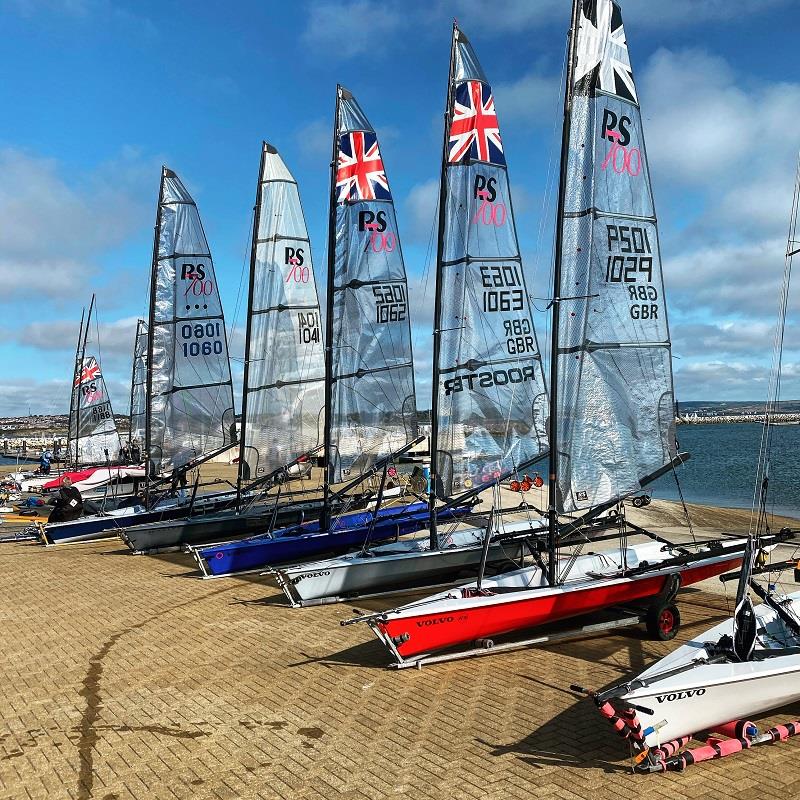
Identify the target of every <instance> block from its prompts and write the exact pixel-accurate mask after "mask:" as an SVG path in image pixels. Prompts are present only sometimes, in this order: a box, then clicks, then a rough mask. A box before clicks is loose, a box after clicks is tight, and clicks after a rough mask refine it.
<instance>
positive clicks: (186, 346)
mask: <svg viewBox="0 0 800 800" xmlns="http://www.w3.org/2000/svg"><path fill="white" fill-rule="evenodd" d="M180 330H181V339H184V341H183V342H182V344H183V355H184V356H185V357H186V358H189V357H192V356H200V355H203V356H210V355H216V356H221V355H222V351H223V350H224V347H223V346H222V335H223V331H222V325H221V324H220V323H219V322H195V323H193V324H188V323H187V324H184V325H181V327H180ZM188 340H192V341H188Z"/></svg>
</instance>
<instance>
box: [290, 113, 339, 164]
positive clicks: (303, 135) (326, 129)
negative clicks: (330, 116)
mask: <svg viewBox="0 0 800 800" xmlns="http://www.w3.org/2000/svg"><path fill="white" fill-rule="evenodd" d="M332 135H333V134H332V130H331V122H330V120H328V121H327V122H326V121H325V120H324V119H315V120H312V121H311V122H308V123H306V124H305V125H303V127H302V128H300V130H299V131H298V132H297V139H298V142H299V145H300V149H301V150H302V151H303V153H305V154H306V155H307V156H311V157H324V156H328V158H329V159H330V155H331V138H332Z"/></svg>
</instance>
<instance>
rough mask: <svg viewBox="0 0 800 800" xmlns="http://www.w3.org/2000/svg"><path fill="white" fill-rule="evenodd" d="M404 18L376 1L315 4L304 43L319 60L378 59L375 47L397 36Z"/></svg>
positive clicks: (310, 11) (309, 12)
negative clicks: (364, 55) (363, 55)
mask: <svg viewBox="0 0 800 800" xmlns="http://www.w3.org/2000/svg"><path fill="white" fill-rule="evenodd" d="M402 23H403V15H401V14H400V13H399V11H398V10H397V9H395V8H393V7H392V6H390V5H388V4H386V3H381V2H377V1H375V2H373V0H351V1H350V2H341V3H333V2H314V3H311V4H310V6H309V8H308V27H307V28H306V30H305V31H304V33H303V37H302V38H303V41H304V42H305V43H306V44H307V45H308V46H309V48H310V51H311V52H312V53H314V54H315V55H317V56H320V55H323V54H324V56H325V57H330V56H338V57H339V58H353V57H354V56H358V55H361V54H363V53H369V54H370V55H372V56H374V55H375V53H376V48H375V43H376V42H380V41H381V40H382V39H384V38H385V37H387V36H390V35H391V34H393V33H396V32H397V31H398V30H399V29H400V27H401V25H402Z"/></svg>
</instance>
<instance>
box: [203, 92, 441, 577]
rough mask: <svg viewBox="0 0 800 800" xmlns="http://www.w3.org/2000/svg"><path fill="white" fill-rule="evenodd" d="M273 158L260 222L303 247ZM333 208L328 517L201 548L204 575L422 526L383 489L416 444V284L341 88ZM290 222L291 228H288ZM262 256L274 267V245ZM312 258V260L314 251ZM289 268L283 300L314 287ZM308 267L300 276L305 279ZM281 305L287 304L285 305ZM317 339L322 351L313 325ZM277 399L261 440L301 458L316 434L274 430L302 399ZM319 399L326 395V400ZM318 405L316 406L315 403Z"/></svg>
mask: <svg viewBox="0 0 800 800" xmlns="http://www.w3.org/2000/svg"><path fill="white" fill-rule="evenodd" d="M269 156H270V157H269V159H268V161H266V162H265V164H264V165H263V166H262V170H263V169H267V170H268V171H267V172H266V173H265V174H264V176H263V178H264V180H263V187H264V188H263V192H262V193H261V194H259V206H258V210H259V219H263V222H262V225H263V226H264V227H265V228H266V229H267V230H269V231H270V233H271V235H274V236H276V237H281V238H283V237H284V236H286V235H289V237H290V241H289V242H288V244H289V245H291V246H292V247H293V248H294V251H297V250H299V249H301V248H302V247H303V246H304V243H306V246H307V241H308V239H307V234H306V231H305V225H304V223H303V220H302V212H301V210H300V201H299V197H298V194H297V186H296V184H295V183H294V180H293V179H292V178H291V176H290V175H289V173H288V170H286V167H285V166H284V164H283V162H282V161H281V160H280V157H279V156H278V155H277V153H275V152H274V150H273V151H272V152H271V153H270V154H269ZM283 206H287V207H288V208H294V209H295V210H294V211H293V212H292V214H290V215H289V216H288V218H287V219H275V215H274V213H273V212H272V209H273V208H274V207H283ZM329 211H330V219H329V234H328V287H327V317H326V336H325V341H326V344H327V346H326V348H325V363H324V370H323V365H322V360H321V359H319V361H317V362H316V366H315V370H314V373H313V374H314V375H315V376H317V385H318V386H319V387H321V386H323V385H324V388H325V391H324V407H325V411H326V413H325V426H324V432H323V449H324V452H325V459H326V471H325V482H324V496H325V509H324V512H323V516H322V519H321V520H320V521H319V522H318V523H317V522H310V523H307V524H305V525H302V526H300V527H298V528H292V529H288V530H275V531H273V532H265V534H263V535H260V536H254V537H251V538H248V539H244V540H240V541H236V542H223V543H219V544H213V545H208V546H206V547H202V548H197V549H196V550H195V551H194V552H195V556H196V558H197V561H198V564H199V566H200V568H201V571H202V572H203V574H205V575H208V576H221V575H227V574H232V573H235V572H242V571H249V570H255V569H259V568H263V567H264V566H266V565H268V564H274V563H280V562H284V561H289V560H301V559H303V558H307V557H310V556H314V555H317V554H319V553H325V552H335V551H339V552H342V551H346V550H348V549H350V548H352V547H354V546H357V545H360V544H362V543H363V542H364V541H365V539H366V538H367V537H368V536H369V537H370V538H373V539H375V540H381V539H387V538H396V537H397V536H398V535H399V534H402V533H407V532H409V531H413V530H418V529H419V527H421V526H423V525H424V524H425V520H426V508H425V505H424V503H413V504H410V505H408V504H402V505H400V506H398V507H391V506H387V507H383V502H384V500H385V499H386V498H387V497H388V496H389V494H390V492H389V491H388V487H387V486H386V484H387V482H388V481H387V476H388V469H389V464H390V462H391V461H392V460H393V459H395V458H397V457H399V456H400V455H402V454H403V453H404V452H406V451H407V450H409V449H410V448H411V447H413V446H414V445H415V444H416V443H418V442H419V441H420V437H419V436H418V431H417V411H416V401H415V393H414V373H413V367H412V352H411V329H410V308H409V303H408V287H407V282H406V273H405V265H404V262H403V254H402V249H401V245H400V239H399V235H398V231H397V220H396V218H395V211H394V203H393V200H392V194H391V189H390V187H389V182H388V178H387V176H386V170H385V167H384V164H383V159H382V156H381V152H380V145H379V142H378V137H377V134H376V133H375V130H374V128H373V127H372V125H371V124H370V123H369V120H368V119H367V118H366V116H365V115H364V112H363V111H362V110H361V108H360V106H359V105H358V102H357V101H356V99H355V97H353V95H352V94H351V93H350V92H349V91H348V90H347V89H345V88H344V87H341V86H339V87H337V92H336V111H335V118H334V136H333V154H332V166H331V180H330V202H329ZM292 222H294V225H295V228H294V229H291V230H290V231H287V230H286V227H287V225H290V224H292ZM276 225H277V228H275V226H276ZM300 226H301V227H300ZM298 227H300V229H299V230H297V228H298ZM282 254H283V251H281V255H282ZM259 258H260V259H262V260H264V261H265V262H266V264H269V265H271V264H272V261H273V259H275V253H274V248H270V249H269V250H266V251H264V252H263V255H260V256H259ZM305 258H306V259H308V253H307V252H306V253H305ZM282 261H283V260H282V259H281V263H280V264H279V265H278V269H272V270H271V271H270V272H265V274H264V277H263V278H262V280H263V281H264V282H265V283H266V285H267V286H270V285H275V286H278V287H281V288H279V289H272V290H270V291H271V292H272V293H274V294H276V295H277V297H281V296H282V293H283V292H285V291H287V289H286V288H285V287H287V286H288V287H290V289H291V291H292V292H297V291H298V287H297V286H296V280H295V277H296V276H297V275H298V274H300V275H302V276H303V277H304V279H305V281H306V282H305V284H304V285H305V286H306V287H308V288H307V291H312V290H313V284H312V283H311V281H312V280H313V272H312V271H311V264H310V261H308V262H307V263H306V265H305V266H303V265H302V263H301V264H298V263H294V264H293V263H289V262H287V263H286V264H284V263H282ZM300 269H303V270H304V271H303V272H300V273H298V270H300ZM287 275H288V280H287V278H286V276H287ZM301 289H302V284H301V287H300V290H301ZM314 294H316V293H315V291H314ZM285 303H286V305H290V301H289V300H286V301H285ZM299 318H300V321H299V322H298V323H297V326H299V327H296V328H292V329H290V331H291V335H292V336H298V335H300V334H298V333H297V332H295V331H301V333H302V325H303V323H302V320H303V319H305V321H306V322H308V321H309V320H311V322H312V323H313V324H314V325H315V326H316V325H317V324H318V321H319V312H318V310H314V309H311V310H309V309H306V310H305V312H303V313H301V314H300V315H299ZM306 336H309V334H306ZM310 336H311V338H312V339H313V343H314V344H315V345H316V346H317V347H321V341H320V338H319V335H318V332H317V329H316V327H314V328H313V333H312V334H310ZM292 341H294V339H292ZM264 368H265V369H266V370H267V371H268V377H265V378H264V381H265V382H266V383H267V384H268V385H269V384H271V383H272V382H274V381H275V379H276V377H277V375H278V374H280V370H281V369H283V365H279V364H277V363H275V362H273V361H270V360H266V361H265V362H264ZM325 376H327V380H326V381H325V380H323V379H324V377H325ZM262 393H263V392H262ZM273 395H274V397H273V398H272V399H270V396H269V395H265V396H264V398H263V399H262V400H261V401H260V402H261V404H262V406H263V407H264V412H263V414H262V417H261V419H262V421H263V423H264V424H268V425H269V427H268V428H267V429H266V430H268V431H269V433H268V434H266V437H265V438H268V437H273V438H276V439H278V440H279V443H280V445H281V446H282V447H283V449H284V451H286V452H292V453H293V454H296V453H298V452H304V451H305V450H307V449H308V448H309V446H310V445H311V444H313V443H315V440H314V438H313V436H311V437H309V436H305V437H304V436H303V435H302V434H301V435H299V436H297V437H294V436H291V435H286V433H283V434H281V435H280V437H278V434H277V433H276V432H274V431H275V427H276V426H281V427H286V426H285V425H283V423H281V421H280V420H278V419H277V418H276V411H275V409H276V408H278V409H280V408H291V407H292V404H293V402H294V401H293V399H292V398H291V397H288V398H283V397H281V396H280V394H279V393H278V392H273ZM322 399H323V398H322V396H321V393H320V397H319V400H322ZM254 400H255V401H256V402H258V396H255V397H254V398H251V399H250V400H249V401H248V402H249V403H250V404H251V407H252V404H253V402H254ZM268 404H271V405H268ZM320 405H321V404H320V403H319V402H318V404H317V406H316V407H319V406H320ZM306 427H307V429H308V430H310V431H312V432H313V431H315V430H316V429H315V428H314V420H313V419H310V420H309V421H308V423H307V424H306ZM287 433H289V431H287ZM291 442H294V444H293V448H294V449H292V445H291V444H290V443H291ZM257 444H258V442H257ZM245 456H246V457H249V463H251V464H253V465H259V464H260V463H261V462H264V463H265V464H266V465H267V468H270V467H271V466H272V465H273V463H275V461H276V460H275V459H274V457H273V462H270V461H269V460H268V458H269V454H268V453H267V452H265V449H264V445H263V443H261V446H260V447H257V446H251V447H250V448H249V449H248V450H247V451H246V452H245ZM277 461H281V459H280V458H278V459H277ZM252 468H253V467H252V466H251V469H252ZM256 468H258V467H257V466H256ZM381 473H382V480H381V487H380V489H379V491H378V495H377V497H376V503H375V508H374V510H373V511H369V512H356V513H352V514H349V513H340V514H338V517H337V515H336V513H335V512H336V509H335V506H333V503H334V502H337V503H341V502H342V500H343V499H344V498H346V497H347V496H348V492H350V491H351V490H352V489H354V488H355V487H356V486H358V485H359V484H360V483H363V482H364V481H365V480H366V479H367V478H368V477H370V476H371V475H377V474H381ZM334 487H335V489H334ZM451 513H452V512H451ZM335 517H337V518H335Z"/></svg>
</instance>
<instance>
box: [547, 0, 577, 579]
mask: <svg viewBox="0 0 800 800" xmlns="http://www.w3.org/2000/svg"><path fill="white" fill-rule="evenodd" d="M581 2H582V0H572V17H571V20H570V27H569V41H568V45H567V69H566V82H565V84H564V119H563V124H562V132H561V168H560V173H559V184H558V204H557V208H556V241H555V258H554V262H553V299H552V310H553V311H552V322H551V337H550V418H549V426H548V428H549V430H548V439H549V441H550V454H549V456H548V470H547V474H548V481H547V508H548V514H547V549H548V559H547V580H548V583H549V584H550V585H551V586H554V585H555V583H556V580H557V575H556V555H557V554H556V548H557V538H558V506H559V502H558V479H557V476H558V468H559V465H558V444H557V443H558V435H559V428H558V413H557V410H558V366H559V364H558V330H559V325H560V316H561V314H560V310H561V261H562V249H563V246H564V206H565V202H566V187H567V170H568V166H569V139H570V127H571V122H572V87H573V76H574V71H575V43H576V38H577V24H578V10H579V7H580V4H581Z"/></svg>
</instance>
